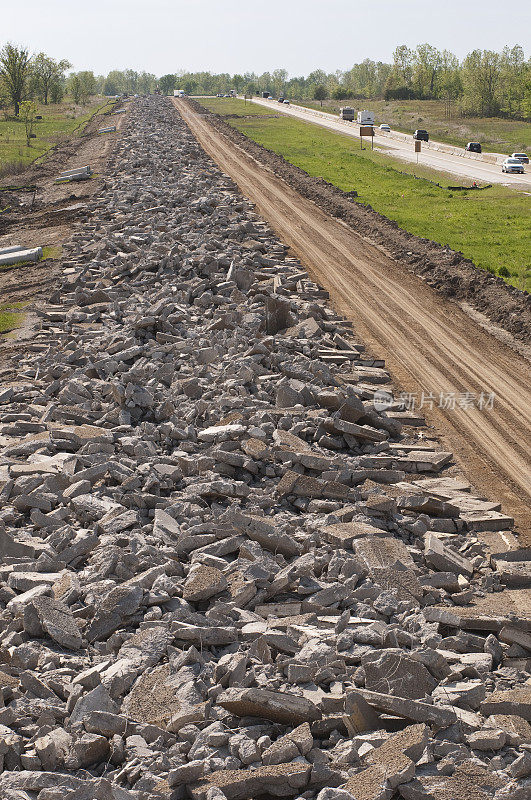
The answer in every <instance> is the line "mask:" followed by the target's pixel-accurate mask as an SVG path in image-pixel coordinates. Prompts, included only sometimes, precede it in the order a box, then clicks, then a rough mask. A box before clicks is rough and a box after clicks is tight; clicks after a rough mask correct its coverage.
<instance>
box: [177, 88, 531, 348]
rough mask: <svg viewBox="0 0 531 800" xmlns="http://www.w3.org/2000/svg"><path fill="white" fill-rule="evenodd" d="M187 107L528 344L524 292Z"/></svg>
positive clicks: (530, 320) (528, 303)
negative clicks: (403, 228) (414, 233)
mask: <svg viewBox="0 0 531 800" xmlns="http://www.w3.org/2000/svg"><path fill="white" fill-rule="evenodd" d="M187 102H188V103H189V104H190V105H191V106H192V107H193V108H194V109H195V110H196V111H200V112H201V113H202V114H206V115H208V117H209V122H210V123H211V124H212V125H214V126H215V128H216V129H217V130H218V131H220V132H221V133H223V134H224V135H225V136H227V137H228V138H229V139H230V140H231V141H233V142H235V143H236V144H238V145H239V146H240V147H241V148H242V149H244V150H245V151H246V152H247V153H248V154H249V155H251V156H252V157H253V158H255V159H256V160H257V161H258V162H260V163H261V164H264V165H265V166H267V167H269V168H270V169H271V170H272V171H273V172H274V173H275V174H276V175H278V176H279V177H281V178H282V179H283V180H285V181H286V183H288V184H289V185H290V186H291V187H292V188H294V189H296V190H297V191H298V192H299V193H300V194H301V195H303V197H307V198H308V199H310V200H312V201H313V202H314V203H316V204H317V205H318V206H319V208H321V209H323V210H324V211H326V212H327V213H329V214H331V215H332V216H334V217H337V218H339V219H341V220H343V221H344V222H345V223H347V224H348V225H349V226H350V227H352V228H353V229H355V230H356V232H357V233H359V234H360V235H361V236H363V237H366V238H367V239H370V240H371V241H372V242H373V243H377V244H378V245H380V246H382V247H384V248H385V250H386V251H387V252H388V253H390V254H391V255H392V256H393V258H396V259H399V260H400V261H401V263H402V264H404V265H405V266H407V268H408V269H409V270H410V271H411V272H414V273H415V274H416V275H419V276H421V277H422V279H423V280H425V281H426V283H428V284H429V285H430V286H433V287H434V288H436V289H437V290H438V291H440V292H442V293H443V294H444V295H445V296H446V297H450V298H453V299H455V300H457V301H462V302H466V303H468V304H470V305H471V306H473V307H474V308H475V309H477V310H478V311H480V312H482V313H483V314H485V315H486V316H487V317H488V318H489V319H490V320H491V321H492V322H494V323H495V324H496V325H499V326H500V327H502V328H504V329H505V330H506V331H509V332H510V333H511V334H512V335H513V336H514V337H515V338H517V339H519V340H520V341H528V340H529V337H530V334H531V299H530V296H529V294H528V293H527V292H522V291H520V290H519V289H516V288H515V287H514V286H510V285H508V284H506V283H505V282H504V281H503V280H502V278H499V277H497V276H495V275H491V274H490V273H488V272H484V271H483V270H480V269H478V268H477V267H476V266H475V265H474V264H473V262H472V261H470V260H469V259H467V258H465V257H464V256H463V255H462V253H459V252H456V251H455V250H452V249H451V248H449V247H444V246H441V245H440V244H437V243H436V242H432V241H430V240H429V239H421V238H419V237H418V236H414V235H413V234H411V233H408V232H407V231H404V230H402V229H401V228H400V227H399V226H398V224H397V223H396V222H393V221H392V220H390V219H388V218H387V217H384V216H383V215H382V214H379V213H378V212H377V211H375V210H374V209H373V208H371V207H370V206H368V205H361V204H360V203H357V202H356V201H355V198H353V196H352V194H351V193H349V192H344V191H342V190H341V189H338V188H337V187H336V186H333V185H332V184H330V183H328V182H327V181H325V180H323V179H322V178H315V177H312V176H311V175H308V173H307V172H305V171H304V170H302V169H300V168H299V167H296V166H294V165H293V164H290V163H289V161H286V159H285V158H283V156H281V155H278V153H275V152H273V151H272V150H268V149H267V148H266V147H262V146H261V145H259V144H257V143H256V142H253V141H252V140H251V139H249V138H248V137H247V136H245V135H244V134H243V133H240V131H238V130H236V129H235V128H232V127H231V126H230V125H229V124H228V123H227V122H225V120H224V119H223V117H221V116H220V115H219V114H214V113H212V112H210V111H208V110H207V109H205V108H204V107H203V106H201V105H200V104H199V103H198V102H197V101H195V100H187Z"/></svg>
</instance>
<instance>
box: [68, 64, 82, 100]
mask: <svg viewBox="0 0 531 800" xmlns="http://www.w3.org/2000/svg"><path fill="white" fill-rule="evenodd" d="M68 91H69V92H70V94H71V95H72V98H73V100H74V103H76V105H77V104H79V103H80V102H81V81H80V79H79V75H78V74H77V72H74V73H73V74H72V75H71V76H70V78H69V79H68Z"/></svg>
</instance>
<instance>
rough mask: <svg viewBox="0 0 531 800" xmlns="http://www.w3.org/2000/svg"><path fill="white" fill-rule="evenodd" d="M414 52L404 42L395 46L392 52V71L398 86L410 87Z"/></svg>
mask: <svg viewBox="0 0 531 800" xmlns="http://www.w3.org/2000/svg"><path fill="white" fill-rule="evenodd" d="M414 60H415V54H414V52H413V50H410V49H409V47H407V46H406V45H405V44H401V45H399V47H397V48H395V51H394V53H393V73H394V74H395V76H396V77H397V78H398V83H399V85H400V86H407V87H408V88H411V81H412V78H413V65H414Z"/></svg>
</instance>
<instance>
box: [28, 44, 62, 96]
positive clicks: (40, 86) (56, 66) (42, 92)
mask: <svg viewBox="0 0 531 800" xmlns="http://www.w3.org/2000/svg"><path fill="white" fill-rule="evenodd" d="M71 66H72V64H70V62H69V61H66V59H63V60H62V61H55V59H53V58H50V57H49V56H47V55H46V53H38V55H36V56H35V57H34V58H33V60H32V63H31V73H32V78H33V82H34V85H35V88H36V91H37V94H38V95H39V98H40V99H41V101H42V102H43V103H44V105H45V106H47V105H48V97H49V95H50V94H51V90H52V86H53V85H54V84H60V83H61V82H62V81H63V80H64V74H65V72H66V70H67V69H69V68H70V67H71Z"/></svg>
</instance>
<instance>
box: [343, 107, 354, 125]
mask: <svg viewBox="0 0 531 800" xmlns="http://www.w3.org/2000/svg"><path fill="white" fill-rule="evenodd" d="M339 116H340V118H341V119H347V120H349V122H354V120H355V118H356V112H355V110H354V109H353V108H350V106H344V108H340V109H339Z"/></svg>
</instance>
